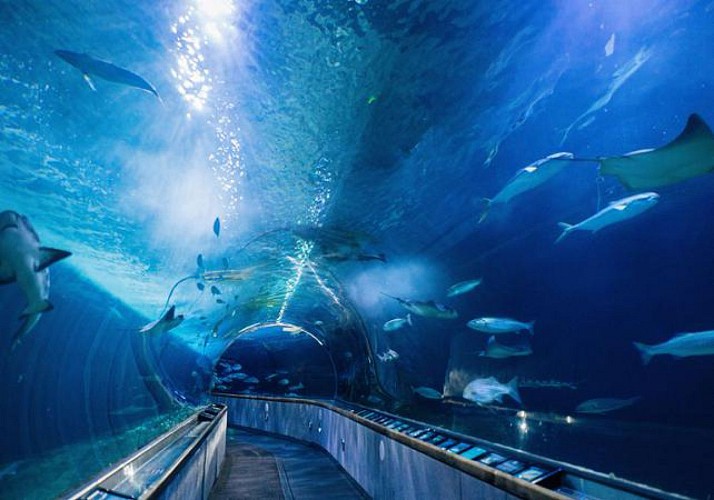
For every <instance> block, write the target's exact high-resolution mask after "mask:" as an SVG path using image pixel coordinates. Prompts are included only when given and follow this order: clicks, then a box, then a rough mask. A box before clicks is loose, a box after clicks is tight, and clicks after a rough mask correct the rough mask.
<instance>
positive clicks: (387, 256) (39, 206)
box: [0, 0, 714, 498]
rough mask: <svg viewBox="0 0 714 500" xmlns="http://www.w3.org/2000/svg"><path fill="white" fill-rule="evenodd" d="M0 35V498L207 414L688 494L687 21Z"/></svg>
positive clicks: (609, 18)
mask: <svg viewBox="0 0 714 500" xmlns="http://www.w3.org/2000/svg"><path fill="white" fill-rule="evenodd" d="M0 20H1V21H2V22H1V23H0V25H1V26H2V27H1V28H0V48H1V49H2V50H0V90H1V92H0V126H1V127H2V135H0V172H1V176H0V201H1V203H0V285H2V286H0V311H1V312H2V314H0V419H1V421H2V422H3V432H2V434H1V437H0V440H1V441H0V443H1V445H0V497H2V498H48V497H50V498H51V497H56V496H58V495H60V494H62V493H63V492H67V491H70V490H72V489H75V488H77V487H78V486H79V485H80V484H82V483H83V482H85V481H87V480H88V479H89V478H91V477H92V476H94V475H96V474H97V473H98V472H99V471H101V470H102V469H104V468H105V467H107V466H108V465H109V464H112V463H117V462H118V461H119V460H120V459H121V458H122V457H124V456H126V455H128V454H130V453H132V452H133V451H134V450H136V449H137V448H139V447H141V446H143V445H145V444H146V443H148V442H149V441H151V440H152V439H154V438H155V437H156V436H159V435H161V434H162V433H164V432H166V431H167V430H168V429H170V428H171V427H172V426H174V425H176V424H178V423H179V422H181V421H183V420H184V419H185V418H187V416H188V415H190V414H191V413H192V412H194V411H195V410H196V408H198V407H199V406H200V405H202V404H206V403H207V402H209V401H211V394H216V393H222V394H235V395H243V396H246V395H247V396H254V397H276V398H282V399H291V398H294V399H302V400H330V401H332V400H342V401H345V402H348V403H350V404H357V405H360V406H363V407H366V408H372V409H376V410H380V411H385V412H389V413H391V414H393V415H401V416H403V417H406V418H410V419H413V420H415V421H420V422H424V423H425V424H429V425H435V426H440V427H443V428H445V429H448V430H450V431H453V432H458V433H460V434H462V435H468V436H473V437H475V438H478V439H483V440H488V441H490V442H494V443H498V444H499V445H503V446H508V447H511V448H516V449H519V450H523V451H524V452H528V453H531V454H535V455H538V456H542V457H547V458H548V459H549V460H554V461H560V462H564V463H568V464H571V465H573V466H577V467H582V468H584V469H591V470H594V471H596V472H599V473H603V474H606V475H608V474H609V475H610V476H611V477H612V478H620V479H625V480H628V481H632V482H635V483H641V484H643V485H646V486H651V487H653V488H658V489H661V490H664V491H666V492H672V493H676V494H680V495H685V496H689V497H694V498H708V497H710V496H711V495H712V493H714V480H713V479H712V476H711V474H710V468H711V467H710V466H711V464H712V463H714V426H713V424H712V422H714V398H712V394H714V364H712V363H713V360H714V358H712V355H714V333H713V332H714V307H712V304H713V303H714V284H713V283H714V260H713V259H712V249H713V248H714V227H713V226H712V224H711V220H712V218H713V217H714V205H713V204H712V196H711V194H712V193H713V192H714V175H711V171H712V170H714V135H713V134H712V131H711V128H710V127H711V126H712V124H714V90H713V88H712V85H713V82H714V66H712V65H711V64H708V58H709V54H710V53H711V47H714V6H713V5H712V3H711V2H710V1H709V0H703V1H696V0H683V1H678V2H667V1H664V0H631V1H627V2H622V1H615V0H592V1H580V0H575V1H568V2H565V1H550V2H542V1H524V2H523V1H522V2H511V1H506V0H503V1H501V0H498V1H493V0H492V1H488V2H486V1H478V0H473V1H451V0H439V1H426V0H395V1H392V2H379V1H375V0H354V1H353V0H343V1H340V2H323V1H318V0H299V1H288V0H271V1H261V2H259V1H243V2H238V1H234V0H210V1H198V0H196V1H194V0H176V1H168V0H162V1H157V2H131V3H130V2H126V1H123V0H108V1H104V2H87V1H79V0H71V1H62V2H60V1H46V0H42V1H39V0H26V1H17V2H2V3H0ZM229 421H230V416H229Z"/></svg>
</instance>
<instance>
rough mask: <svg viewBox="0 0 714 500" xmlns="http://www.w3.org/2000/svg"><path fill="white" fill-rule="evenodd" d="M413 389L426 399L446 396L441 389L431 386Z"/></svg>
mask: <svg viewBox="0 0 714 500" xmlns="http://www.w3.org/2000/svg"><path fill="white" fill-rule="evenodd" d="M412 391H414V392H415V393H416V394H418V395H420V396H421V397H423V398H426V399H441V398H443V397H444V396H443V395H442V394H441V393H440V392H439V391H437V390H436V389H432V388H431V387H417V388H416V389H414V388H413V389H412Z"/></svg>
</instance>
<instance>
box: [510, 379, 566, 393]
mask: <svg viewBox="0 0 714 500" xmlns="http://www.w3.org/2000/svg"><path fill="white" fill-rule="evenodd" d="M518 387H521V388H527V389H570V390H573V391H575V390H577V389H578V386H577V385H576V384H574V383H573V382H564V381H562V380H554V379H551V380H536V379H522V380H521V381H520V382H518Z"/></svg>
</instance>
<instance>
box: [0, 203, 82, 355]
mask: <svg viewBox="0 0 714 500" xmlns="http://www.w3.org/2000/svg"><path fill="white" fill-rule="evenodd" d="M70 255H72V254H71V253H70V252H66V251H64V250H56V249H54V248H47V247H42V246H40V238H39V236H37V232H36V231H35V229H34V228H33V227H32V224H30V221H29V220H28V219H27V217H25V216H24V215H21V214H19V213H17V212H13V211H12V210H6V211H4V212H0V285H7V284H10V283H14V282H17V284H18V286H19V287H20V289H21V290H22V292H23V293H24V294H25V297H26V298H27V302H28V304H27V307H26V308H25V310H24V311H22V314H21V315H20V319H21V320H22V321H23V322H22V325H21V326H20V328H19V329H18V330H17V332H15V335H14V336H13V339H12V348H13V349H14V348H15V347H16V346H17V345H18V344H19V342H20V341H21V340H22V338H23V337H24V336H25V335H27V333H29V332H30V330H32V329H33V328H34V327H35V325H36V324H37V322H38V321H39V320H40V316H41V315H42V313H43V312H47V311H50V310H51V309H52V304H51V303H50V301H49V300H48V298H49V295H50V271H49V269H47V268H48V267H49V266H50V265H51V264H54V263H55V262H57V261H59V260H62V259H64V258H66V257H69V256H70Z"/></svg>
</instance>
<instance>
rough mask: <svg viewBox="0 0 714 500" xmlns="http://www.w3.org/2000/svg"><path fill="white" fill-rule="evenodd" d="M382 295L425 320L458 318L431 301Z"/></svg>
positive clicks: (451, 309) (451, 311)
mask: <svg viewBox="0 0 714 500" xmlns="http://www.w3.org/2000/svg"><path fill="white" fill-rule="evenodd" d="M382 295H384V296H386V297H389V298H390V299H394V300H396V301H397V302H399V303H400V304H401V305H402V307H403V308H404V309H406V310H407V311H409V312H411V313H414V314H416V315H417V316H423V317H425V318H438V319H455V318H457V317H458V316H459V313H458V312H457V311H456V310H455V309H453V308H451V307H449V306H446V305H444V304H439V303H437V302H434V301H433V300H429V301H420V300H408V299H401V298H399V297H393V296H391V295H387V294H386V293H383V294H382Z"/></svg>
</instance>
